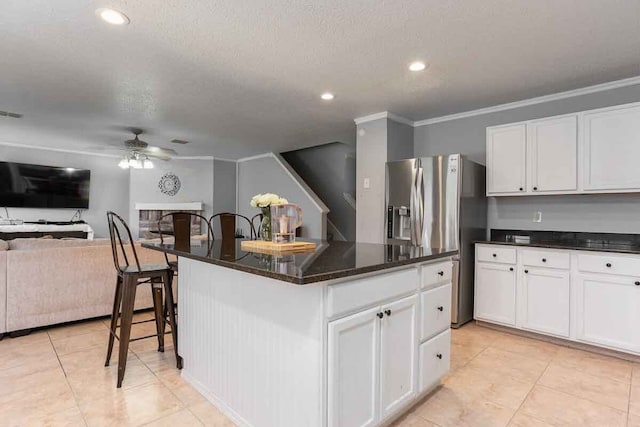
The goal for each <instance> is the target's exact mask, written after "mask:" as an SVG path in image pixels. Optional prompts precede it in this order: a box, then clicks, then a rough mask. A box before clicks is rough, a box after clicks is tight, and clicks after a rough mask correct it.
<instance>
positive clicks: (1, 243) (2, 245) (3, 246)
mask: <svg viewBox="0 0 640 427" xmlns="http://www.w3.org/2000/svg"><path fill="white" fill-rule="evenodd" d="M8 250H9V242H7V241H6V240H0V251H8Z"/></svg>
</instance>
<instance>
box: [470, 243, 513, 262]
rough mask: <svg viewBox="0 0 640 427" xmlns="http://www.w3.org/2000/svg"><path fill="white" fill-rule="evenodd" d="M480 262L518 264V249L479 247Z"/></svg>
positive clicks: (495, 246) (494, 246) (493, 246)
mask: <svg viewBox="0 0 640 427" xmlns="http://www.w3.org/2000/svg"><path fill="white" fill-rule="evenodd" d="M477 255H478V256H477V259H478V261H484V262H499V263H503V264H515V263H516V248H513V247H508V246H499V245H488V246H478V251H477Z"/></svg>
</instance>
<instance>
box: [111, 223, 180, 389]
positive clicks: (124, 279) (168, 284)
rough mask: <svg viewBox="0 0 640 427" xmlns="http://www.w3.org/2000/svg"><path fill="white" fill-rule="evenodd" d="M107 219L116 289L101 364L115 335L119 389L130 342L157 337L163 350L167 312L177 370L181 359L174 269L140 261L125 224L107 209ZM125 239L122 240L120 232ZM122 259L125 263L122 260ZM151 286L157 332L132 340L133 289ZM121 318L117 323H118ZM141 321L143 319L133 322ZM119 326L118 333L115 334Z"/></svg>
mask: <svg viewBox="0 0 640 427" xmlns="http://www.w3.org/2000/svg"><path fill="white" fill-rule="evenodd" d="M107 222H108V223H109V236H110V237H111V250H112V253H113V262H114V265H115V268H116V272H117V275H118V278H117V281H116V292H115V297H114V300H113V312H112V314H111V326H110V330H109V344H108V346H107V360H106V361H105V364H104V366H109V362H110V361H111V353H112V351H113V341H114V339H115V338H117V339H118V340H119V342H120V344H119V346H120V349H119V354H118V388H120V387H121V386H122V380H123V378H124V372H125V369H126V367H127V354H128V351H129V342H130V341H136V340H141V339H145V338H151V337H154V336H157V337H158V351H161V352H162V351H164V334H165V322H166V320H165V317H164V313H165V312H166V313H168V316H169V319H168V322H169V325H170V326H171V336H172V338H173V349H174V351H175V355H176V364H177V368H178V369H182V358H181V357H180V356H179V355H178V325H177V322H176V316H175V304H174V302H173V289H172V288H173V286H172V281H173V272H172V270H171V268H170V267H169V266H168V265H167V264H142V265H141V264H140V261H139V259H138V254H137V252H136V247H135V244H134V241H133V238H132V237H131V231H130V230H129V226H128V225H127V223H126V222H125V221H124V220H123V219H122V218H121V217H120V216H118V215H117V214H116V213H114V212H107ZM123 234H124V235H125V237H126V238H127V239H128V240H126V241H124V242H123V240H122V235H123ZM125 246H130V247H131V253H132V254H133V258H134V259H135V264H131V263H130V262H129V258H128V256H127V252H126V250H125ZM121 261H124V264H122V263H121ZM147 283H149V284H150V285H151V291H152V295H153V308H154V310H153V311H154V315H155V323H156V334H154V335H148V336H144V337H140V338H134V339H131V338H130V337H131V325H132V324H134V322H133V309H134V303H135V299H136V289H137V287H138V285H142V284H147ZM163 287H164V292H165V304H166V307H163V304H162V291H163ZM118 317H120V325H118ZM136 323H142V322H136ZM118 327H119V328H120V335H119V336H118V334H117V333H116V331H117V328H118Z"/></svg>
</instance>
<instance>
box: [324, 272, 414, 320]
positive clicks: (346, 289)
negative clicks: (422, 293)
mask: <svg viewBox="0 0 640 427" xmlns="http://www.w3.org/2000/svg"><path fill="white" fill-rule="evenodd" d="M418 280H419V276H418V269H417V268H416V267H413V268H408V269H406V270H400V271H394V272H393V273H386V274H381V275H378V276H371V277H364V278H362V279H358V280H354V281H351V282H348V283H338V284H336V285H330V286H329V287H328V289H327V316H329V317H333V316H335V315H338V314H341V313H346V312H348V311H352V310H355V309H358V308H360V307H366V306H368V305H371V304H375V303H377V302H381V301H384V300H387V299H390V298H393V297H395V296H400V295H406V294H408V293H410V292H412V291H416V290H417V289H418Z"/></svg>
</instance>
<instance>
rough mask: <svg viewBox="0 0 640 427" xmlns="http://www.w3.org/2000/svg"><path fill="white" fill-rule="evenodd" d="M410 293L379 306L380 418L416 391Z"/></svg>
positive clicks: (415, 341)
mask: <svg viewBox="0 0 640 427" xmlns="http://www.w3.org/2000/svg"><path fill="white" fill-rule="evenodd" d="M417 307H418V296H417V295H413V296H411V297H408V298H404V299H401V300H399V301H396V302H393V303H391V304H388V305H385V306H383V307H382V312H383V313H384V319H383V320H382V322H381V323H382V329H381V331H380V337H381V338H380V410H381V419H382V418H385V417H387V416H389V415H391V414H392V413H393V412H395V411H396V410H398V409H399V408H400V407H402V406H403V405H404V404H405V403H408V402H409V401H410V400H411V399H413V398H414V397H415V395H416V387H415V384H416V381H415V380H416V378H417V375H416V352H417V346H418V338H417V334H416V324H417V321H416V313H417Z"/></svg>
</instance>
